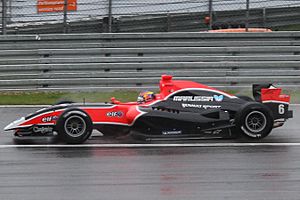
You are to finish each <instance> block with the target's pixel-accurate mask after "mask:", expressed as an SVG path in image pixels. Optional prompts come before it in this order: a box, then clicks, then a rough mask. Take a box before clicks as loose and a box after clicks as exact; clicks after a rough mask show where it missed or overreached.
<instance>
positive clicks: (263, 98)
mask: <svg viewBox="0 0 300 200" xmlns="http://www.w3.org/2000/svg"><path fill="white" fill-rule="evenodd" d="M252 92H253V97H254V99H255V101H257V102H261V103H263V104H264V105H266V106H267V107H269V108H270V110H271V111H272V113H273V117H274V120H278V119H282V120H286V119H288V118H292V117H293V112H292V111H290V110H288V109H289V104H290V96H289V95H287V94H281V92H282V89H281V88H276V87H275V86H274V85H273V84H269V83H267V84H253V85H252Z"/></svg>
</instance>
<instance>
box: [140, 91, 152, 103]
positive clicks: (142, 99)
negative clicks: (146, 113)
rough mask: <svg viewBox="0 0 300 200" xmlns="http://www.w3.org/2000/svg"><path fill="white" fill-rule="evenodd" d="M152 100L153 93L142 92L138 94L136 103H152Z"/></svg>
mask: <svg viewBox="0 0 300 200" xmlns="http://www.w3.org/2000/svg"><path fill="white" fill-rule="evenodd" d="M153 99H155V95H154V92H151V91H143V92H141V93H140V94H139V96H138V98H137V102H138V103H139V104H141V103H146V102H149V101H152V100H153Z"/></svg>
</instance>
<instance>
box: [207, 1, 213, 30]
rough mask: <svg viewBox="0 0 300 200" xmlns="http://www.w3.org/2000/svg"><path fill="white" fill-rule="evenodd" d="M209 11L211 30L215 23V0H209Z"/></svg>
mask: <svg viewBox="0 0 300 200" xmlns="http://www.w3.org/2000/svg"><path fill="white" fill-rule="evenodd" d="M208 13H209V30H211V29H212V23H213V0H209V2H208Z"/></svg>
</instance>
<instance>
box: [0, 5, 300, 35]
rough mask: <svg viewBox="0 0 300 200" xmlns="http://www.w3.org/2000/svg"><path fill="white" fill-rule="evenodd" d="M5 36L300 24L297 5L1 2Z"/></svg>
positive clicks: (299, 7)
mask: <svg viewBox="0 0 300 200" xmlns="http://www.w3.org/2000/svg"><path fill="white" fill-rule="evenodd" d="M0 6H1V18H2V19H1V27H2V28H1V31H2V34H18V33H22V34H23V33H59V32H60V33H78V32H82V33H84V32H170V31H181V32H182V31H205V30H208V29H219V28H238V27H246V28H248V27H249V28H251V27H264V28H266V27H278V26H286V25H297V24H300V1H299V0H151V1H148V0H23V1H20V0H1V5H0Z"/></svg>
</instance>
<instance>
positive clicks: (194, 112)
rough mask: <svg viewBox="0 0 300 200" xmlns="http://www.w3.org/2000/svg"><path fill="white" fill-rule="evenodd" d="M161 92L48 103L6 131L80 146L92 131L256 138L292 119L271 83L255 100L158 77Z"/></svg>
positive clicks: (170, 136)
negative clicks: (122, 99) (124, 98)
mask: <svg viewBox="0 0 300 200" xmlns="http://www.w3.org/2000/svg"><path fill="white" fill-rule="evenodd" d="M159 87H160V93H159V94H154V93H152V92H144V93H142V94H141V95H140V96H139V97H138V101H137V102H127V103H121V102H119V101H117V100H115V99H114V98H112V102H111V103H97V104H90V103H71V102H65V103H62V104H58V105H53V106H50V107H48V108H44V109H41V110H38V111H36V112H35V113H33V114H29V115H27V116H26V117H23V118H21V119H19V120H16V121H14V122H12V123H11V124H9V125H8V126H6V127H5V131H9V130H14V133H15V137H17V138H28V137H29V138H35V137H41V136H42V137H46V136H55V137H57V138H59V139H60V141H62V142H65V143H70V144H79V143H83V142H85V141H86V140H87V139H88V138H89V137H90V136H91V133H92V131H93V129H97V130H99V131H100V132H101V133H102V134H103V136H120V135H128V134H130V135H132V136H135V137H137V138H143V139H146V140H159V139H190V138H193V139H195V138H199V139H200V138H231V137H237V136H240V135H243V136H246V137H248V138H254V139H260V138H264V137H266V136H267V135H268V134H269V133H270V132H271V130H272V129H273V128H276V127H279V126H282V125H283V124H284V123H285V121H286V120H287V119H288V118H291V117H292V111H290V110H288V109H289V101H290V96H288V95H284V94H281V89H280V88H275V87H274V86H273V85H271V84H256V85H253V95H254V99H252V98H250V97H246V96H240V97H239V96H235V95H231V94H227V93H225V92H223V91H220V90H217V89H215V88H212V87H209V86H206V85H202V84H199V83H196V82H191V81H182V80H172V76H169V75H163V76H162V78H161V81H160V85H159Z"/></svg>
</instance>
